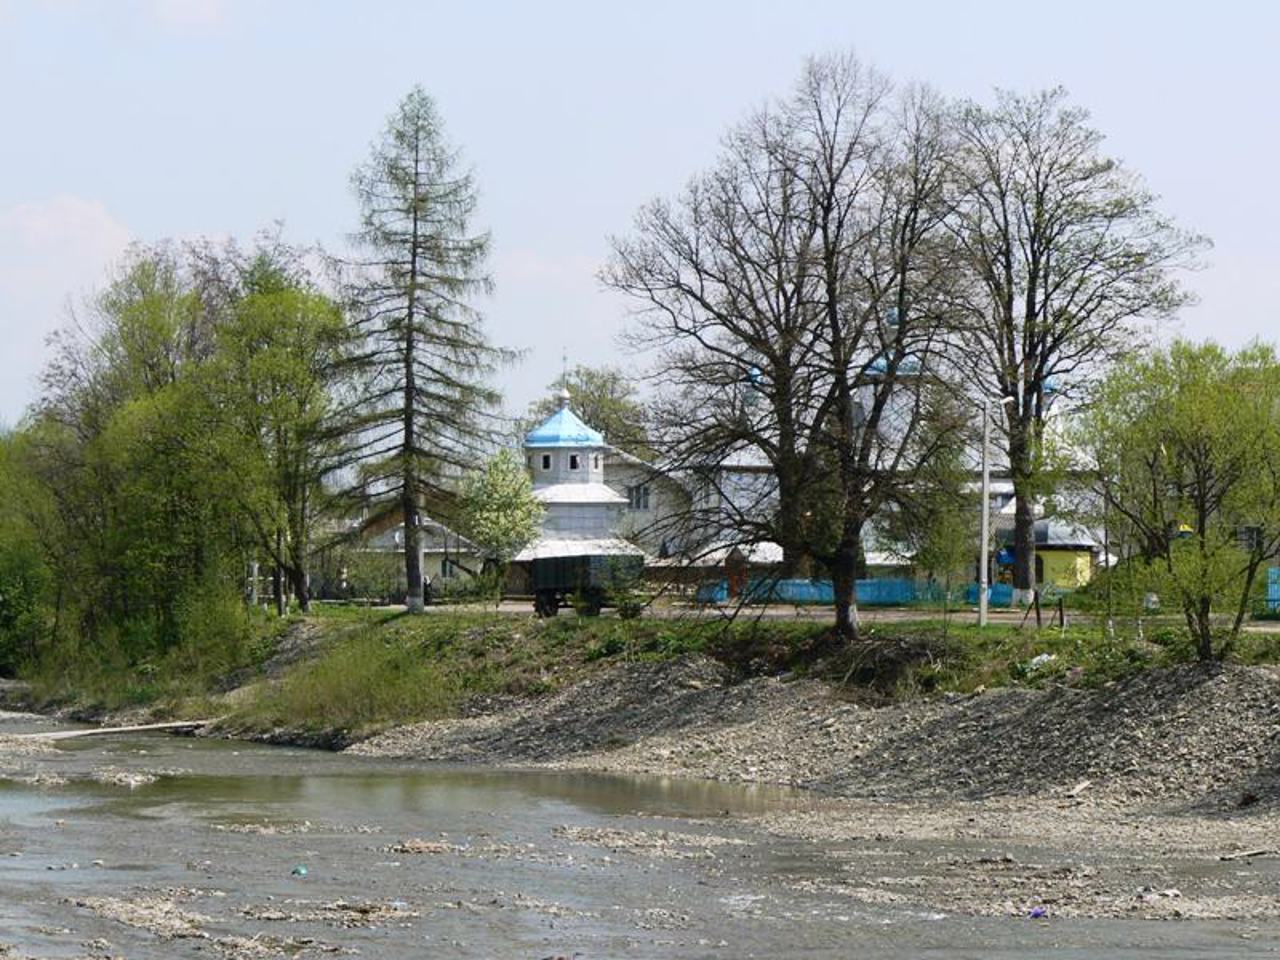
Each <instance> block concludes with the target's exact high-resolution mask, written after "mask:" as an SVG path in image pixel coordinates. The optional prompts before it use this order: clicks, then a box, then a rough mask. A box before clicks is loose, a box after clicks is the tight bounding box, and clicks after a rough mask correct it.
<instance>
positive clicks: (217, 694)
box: [25, 607, 1280, 740]
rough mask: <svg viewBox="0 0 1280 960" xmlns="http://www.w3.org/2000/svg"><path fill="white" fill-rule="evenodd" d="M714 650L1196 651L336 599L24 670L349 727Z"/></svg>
mask: <svg viewBox="0 0 1280 960" xmlns="http://www.w3.org/2000/svg"><path fill="white" fill-rule="evenodd" d="M690 655H704V656H706V657H709V658H711V659H712V660H714V661H717V662H719V663H721V664H723V665H724V666H726V667H727V669H728V670H729V674H730V675H731V676H734V677H737V678H739V679H744V678H748V677H755V676H776V675H780V674H784V675H793V676H813V677H818V678H821V679H823V680H826V681H828V682H829V683H830V684H832V685H833V687H834V689H835V692H836V694H837V695H838V696H843V697H847V698H849V699H855V700H860V701H863V702H874V703H885V702H895V701H903V700H910V699H912V698H914V697H918V696H922V695H934V694H940V693H948V692H958V693H968V692H971V691H973V690H976V689H981V688H994V687H1007V686H1024V687H1038V686H1045V685H1054V684H1065V685H1070V686H1075V687H1094V686H1098V685H1100V684H1103V683H1106V682H1108V681H1112V680H1116V679H1120V678H1123V677H1126V676H1129V675H1131V674H1134V673H1137V672H1140V671H1143V670H1146V669H1149V668H1152V667H1162V666H1168V665H1172V664H1176V663H1180V662H1184V661H1186V660H1188V659H1190V658H1191V656H1192V649H1191V647H1190V644H1189V643H1188V642H1186V641H1185V639H1184V632H1183V631H1181V630H1179V629H1177V628H1176V627H1173V626H1166V627H1162V628H1156V629H1154V630H1152V629H1150V628H1149V629H1148V631H1147V632H1146V635H1145V636H1144V637H1143V638H1141V639H1140V638H1139V637H1138V636H1137V635H1136V634H1135V633H1134V632H1132V631H1124V630H1122V631H1120V632H1118V633H1117V634H1116V635H1114V636H1110V637H1109V636H1107V635H1106V634H1105V633H1104V632H1103V631H1102V630H1101V629H1100V628H1098V627H1096V626H1076V627H1070V628H1068V629H1066V630H1062V629H1060V628H1045V629H1041V630H1036V629H1034V628H1031V627H1025V628H1020V627H1017V626H1014V625H1010V624H1004V625H995V626H991V627H989V628H987V629H986V630H979V629H978V628H976V627H975V626H973V625H971V624H969V623H962V622H955V621H953V622H950V623H944V622H942V621H941V620H939V619H936V618H935V619H921V620H918V621H906V622H894V623H887V624H882V625H877V626H872V627H871V628H870V629H869V630H868V631H867V633H866V636H865V638H864V639H863V640H862V641H860V642H859V643H857V644H854V645H845V644H836V643H834V642H833V640H832V637H831V635H830V633H829V631H828V628H827V627H826V625H825V624H823V623H821V622H816V621H808V620H802V621H791V620H778V619H769V620H755V619H749V618H745V617H743V618H740V619H738V620H736V621H732V622H730V621H725V620H721V619H711V618H693V617H688V618H678V617H674V618H646V619H639V620H619V619H615V618H609V617H606V618H578V617H575V616H572V615H568V616H561V617H559V618H557V619H555V620H550V621H541V620H537V619H535V618H532V617H521V616H511V615H498V614H495V613H493V612H489V611H483V610H475V609H470V610H466V611H449V610H433V611H432V612H430V613H428V614H427V615H424V616H421V617H409V616H406V615H404V614H402V613H399V612H395V611H387V610H371V609H365V608H353V607H335V608H324V609H321V610H319V611H317V612H316V613H315V614H313V615H310V616H307V617H293V618H288V619H285V620H275V619H270V618H266V617H261V618H258V617H246V618H245V619H244V620H243V621H241V622H239V624H238V626H237V628H236V629H235V630H233V631H226V630H223V631H221V632H218V633H208V634H204V633H201V634H199V635H196V636H193V637H191V638H189V639H188V640H187V641H186V642H185V643H183V644H182V645H181V646H179V647H177V648H175V649H172V650H170V651H168V652H167V653H165V654H164V655H163V656H156V657H149V658H145V659H141V660H138V659H133V660H130V659H129V658H126V657H124V656H122V655H120V654H119V653H118V652H115V651H114V650H113V649H111V648H107V649H99V650H92V649H79V650H74V651H63V652H62V653H61V654H60V655H59V656H57V657H48V658H46V659H45V660H44V661H42V662H40V663H39V664H37V665H35V666H33V667H32V668H31V669H29V670H28V671H27V674H26V676H25V679H26V680H27V681H28V682H29V684H30V688H31V697H32V702H33V703H34V704H35V705H37V706H40V707H43V708H46V709H48V708H53V707H64V708H68V707H69V708H72V709H74V710H75V711H77V712H78V713H80V714H82V715H87V716H90V715H108V714H121V713H128V712H133V713H145V714H147V715H149V716H155V717H166V718H167V717H172V716H192V715H197V714H198V715H202V716H213V715H216V716H227V717H228V718H229V722H230V723H231V724H232V725H233V726H234V727H235V728H236V729H238V730H241V731H245V732H250V733H253V732H265V731H271V730H289V731H301V732H305V733H308V734H324V733H328V734H340V736H338V737H337V738H336V739H339V740H349V739H354V738H359V737H361V736H364V735H367V734H369V733H372V732H375V731H378V730H381V729H385V728H388V727H392V726H395V725H399V724H405V723H412V722H415V721H420V720H430V719H439V718H444V717H450V716H455V715H458V714H459V713H460V712H463V711H464V710H465V709H467V708H468V705H471V706H472V707H474V706H475V705H476V704H478V703H483V702H484V701H485V700H486V699H488V700H493V701H494V702H501V701H502V700H504V699H511V698H519V699H530V698H532V699H536V698H538V697H540V696H543V695H546V694H549V693H552V692H554V691H556V690H558V689H561V688H563V687H565V686H567V685H570V684H572V683H574V682H577V681H578V680H581V679H584V678H586V677H588V676H590V675H592V674H593V673H596V672H598V671H600V670H602V669H604V668H607V667H609V666H613V665H619V664H628V663H643V662H662V661H670V660H678V659H681V658H684V657H687V656H690ZM1235 656H1236V659H1238V660H1239V661H1241V662H1246V663H1275V662H1280V637H1278V636H1275V635H1245V636H1244V637H1243V638H1242V641H1241V645H1240V647H1239V649H1238V650H1237V651H1236V654H1235Z"/></svg>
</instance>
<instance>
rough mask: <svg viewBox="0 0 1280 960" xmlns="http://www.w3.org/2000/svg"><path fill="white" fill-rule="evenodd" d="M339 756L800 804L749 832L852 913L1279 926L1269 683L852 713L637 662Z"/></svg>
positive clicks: (1279, 774)
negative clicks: (689, 782)
mask: <svg viewBox="0 0 1280 960" xmlns="http://www.w3.org/2000/svg"><path fill="white" fill-rule="evenodd" d="M350 750H351V751H352V752H354V753H361V754H366V755H374V756H383V757H388V756H394V757H405V758H416V759H422V760H444V761H467V762H484V763H496V764H519V765H530V766H538V767H550V768H555V769H579V770H594V771H603V772H612V773H625V774H653V775H663V776H670V775H678V776H692V777H705V778H713V779H717V780H725V781H741V782H758V783H770V784H785V785H789V786H796V787H803V788H808V789H809V790H811V791H813V792H814V796H813V800H812V802H810V803H806V804H801V805H798V806H797V807H795V808H793V809H789V810H785V811H782V812H774V813H771V814H766V815H762V816H760V817H758V818H756V821H755V825H756V826H758V827H761V828H763V829H764V830H765V831H767V832H769V833H771V834H773V835H774V836H777V837H779V838H781V839H785V840H794V841H801V842H806V843H817V844H820V845H821V847H822V848H823V849H825V850H827V851H828V853H829V855H831V856H834V857H837V858H844V860H845V861H846V862H847V868H848V873H847V876H845V875H840V876H837V877H836V878H834V879H827V880H824V881H822V889H821V890H820V891H818V892H821V893H823V894H827V895H832V896H838V897H841V898H847V899H849V900H850V901H852V902H853V903H855V904H862V905H872V904H880V905H884V904H898V905H902V904H907V905H916V906H919V907H920V908H921V909H941V910H945V911H948V912H955V913H964V914H970V915H973V916H1008V915H1011V914H1013V915H1017V914H1019V913H1021V914H1023V915H1027V913H1028V911H1032V912H1035V911H1040V912H1042V913H1043V914H1044V915H1046V916H1049V915H1052V916H1057V917H1078V918H1095V919H1098V918H1144V919H1178V918H1196V919H1203V920H1209V919H1212V920H1235V921H1242V922H1245V923H1246V924H1247V923H1257V922H1263V921H1267V920H1274V919H1276V918H1277V917H1280V883H1278V881H1280V839H1277V838H1280V802H1277V801H1280V767H1278V764H1280V676H1277V674H1276V673H1275V672H1274V671H1272V670H1270V669H1265V668H1256V667H1238V666H1226V667H1200V666H1186V667H1179V668H1176V669H1170V670H1163V671H1150V672H1148V673H1144V674H1139V675H1137V676H1135V677H1133V678H1131V679H1130V680H1127V681H1124V682H1119V683H1116V684H1113V685H1108V686H1105V687H1102V688H1098V689H1075V688H1070V687H1052V688H1048V689H1002V690H992V691H983V692H978V693H974V694H971V695H965V696H958V695H949V696H942V697H938V698H936V699H932V700H917V701H912V702H908V703H901V704H895V705H892V706H868V705H864V704H860V703H858V702H856V701H854V700H851V699H849V698H848V697H847V696H845V695H844V693H843V692H842V691H841V690H840V689H838V688H836V687H834V686H832V685H830V684H828V683H825V682H822V681H818V680H812V679H789V678H757V679H752V680H748V681H745V682H741V683H738V682H734V681H733V680H732V678H731V677H730V676H729V675H728V673H726V672H725V671H724V670H723V668H721V667H720V666H719V665H717V664H715V663H712V662H710V661H706V660H693V661H686V662H683V663H678V664H647V665H634V666H631V667H628V668H626V669H623V670H616V671H614V672H612V673H609V674H606V675H602V676H599V677H596V678H592V679H590V680H587V681H584V682H583V683H581V684H579V685H577V686H574V687H571V688H569V689H566V690H563V691H561V692H560V693H558V694H556V695H554V696H552V697H550V698H547V699H543V700H539V701H530V702H520V703H490V704H485V703H477V704H475V705H474V713H473V715H471V716H467V717H464V718H462V719H456V720H449V721H443V722H436V723H425V724H417V725H413V726H409V727H404V728H400V729H397V730H393V731H390V732H388V733H386V734H384V735H382V736H379V737H376V738H374V739H372V740H368V741H366V742H363V743H360V744H357V745H355V746H353V747H351V748H350ZM958 848H959V849H960V850H961V851H962V852H961V853H957V849H958ZM799 882H804V883H810V884H812V882H813V881H811V880H810V881H799ZM1037 915H1038V914H1037ZM1249 931H1250V928H1248V927H1247V925H1246V926H1245V927H1244V928H1243V929H1242V930H1241V932H1240V936H1241V937H1243V938H1246V939H1247V938H1249V937H1250V936H1252V934H1251V933H1250V932H1249Z"/></svg>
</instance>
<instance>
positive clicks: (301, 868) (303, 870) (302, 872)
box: [289, 863, 307, 877]
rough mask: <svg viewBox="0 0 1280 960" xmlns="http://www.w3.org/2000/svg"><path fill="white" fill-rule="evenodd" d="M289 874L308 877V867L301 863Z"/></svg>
mask: <svg viewBox="0 0 1280 960" xmlns="http://www.w3.org/2000/svg"><path fill="white" fill-rule="evenodd" d="M289 872H290V873H291V874H292V875H293V876H295V877H305V876H306V875H307V865H306V864H305V863H300V864H298V865H297V866H296V867H294V868H293V869H292V870H290V871H289Z"/></svg>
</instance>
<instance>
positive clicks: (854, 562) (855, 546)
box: [831, 528, 862, 640]
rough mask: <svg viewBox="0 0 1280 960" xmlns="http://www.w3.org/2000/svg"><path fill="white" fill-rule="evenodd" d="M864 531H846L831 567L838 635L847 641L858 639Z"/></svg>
mask: <svg viewBox="0 0 1280 960" xmlns="http://www.w3.org/2000/svg"><path fill="white" fill-rule="evenodd" d="M861 544H862V531H861V528H859V529H857V530H855V531H846V532H845V536H844V540H843V542H842V543H841V544H840V547H839V549H838V550H837V551H836V555H835V562H834V563H833V564H832V565H831V581H832V586H833V587H834V590H835V604H836V635H837V636H839V637H842V638H843V639H846V640H857V639H858V559H859V555H860V554H861V552H862V551H861Z"/></svg>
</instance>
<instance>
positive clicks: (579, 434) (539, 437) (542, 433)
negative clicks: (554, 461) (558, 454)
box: [524, 407, 605, 448]
mask: <svg viewBox="0 0 1280 960" xmlns="http://www.w3.org/2000/svg"><path fill="white" fill-rule="evenodd" d="M524 445H525V446H526V447H541V448H547V447H603V446H604V445H605V442H604V435H603V434H602V433H600V431H599V430H593V429H591V428H590V427H588V426H587V425H586V424H585V423H583V422H582V420H581V418H579V416H578V415H577V414H576V413H574V412H573V411H572V410H570V409H569V408H568V407H562V408H561V409H559V410H557V411H556V412H555V413H553V414H552V415H551V416H550V417H548V418H547V419H546V421H544V422H543V424H542V425H541V426H539V427H535V428H534V429H533V430H530V431H529V433H528V434H527V435H526V436H525V438H524Z"/></svg>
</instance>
